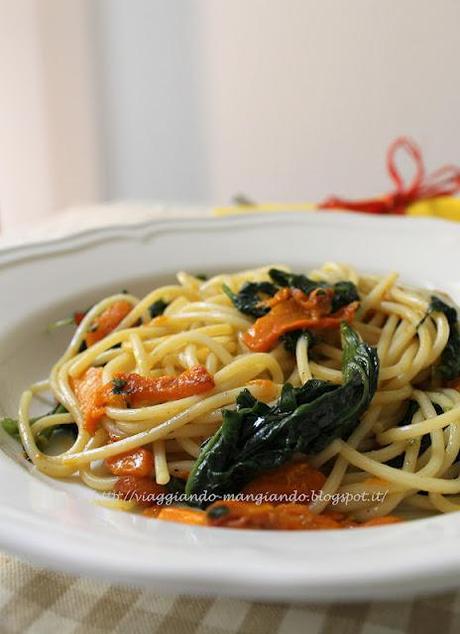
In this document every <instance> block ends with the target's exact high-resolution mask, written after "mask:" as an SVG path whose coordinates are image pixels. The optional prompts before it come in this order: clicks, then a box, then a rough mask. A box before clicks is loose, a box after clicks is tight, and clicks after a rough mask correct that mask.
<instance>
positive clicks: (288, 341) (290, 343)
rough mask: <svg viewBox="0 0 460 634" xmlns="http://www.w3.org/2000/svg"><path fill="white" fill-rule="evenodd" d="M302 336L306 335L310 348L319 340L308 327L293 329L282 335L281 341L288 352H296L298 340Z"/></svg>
mask: <svg viewBox="0 0 460 634" xmlns="http://www.w3.org/2000/svg"><path fill="white" fill-rule="evenodd" d="M300 337H305V339H306V340H307V345H308V347H309V348H310V347H311V346H312V345H314V344H315V343H316V342H317V337H315V335H314V334H313V333H312V332H311V330H307V329H306V328H304V329H303V330H291V332H286V333H285V334H284V335H281V337H280V341H281V342H282V343H283V345H284V348H285V350H287V352H290V353H291V354H295V351H296V347H297V341H298V340H299V338H300Z"/></svg>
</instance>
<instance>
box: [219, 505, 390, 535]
mask: <svg viewBox="0 0 460 634" xmlns="http://www.w3.org/2000/svg"><path fill="white" fill-rule="evenodd" d="M207 516H208V522H209V525H210V526H220V527H225V528H253V529H256V528H257V529H265V530H324V529H333V528H334V529H339V528H355V527H361V526H362V527H366V526H380V525H384V524H393V523H395V522H398V521H399V519H398V518H396V517H392V516H390V515H388V516H387V517H386V518H376V519H374V520H369V521H368V522H363V523H358V522H355V521H353V520H350V519H348V518H347V517H346V516H345V515H343V514H341V513H337V512H335V511H331V512H328V511H326V512H324V513H320V514H319V515H318V514H316V513H313V512H312V511H311V510H310V508H309V507H308V506H307V505H305V504H280V505H278V506H274V505H273V504H253V503H252V502H238V501H233V500H229V501H227V500H226V501H221V502H215V503H214V504H211V506H210V507H209V508H208V509H207ZM377 520H379V521H377Z"/></svg>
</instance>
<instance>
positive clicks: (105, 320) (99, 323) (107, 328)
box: [85, 299, 133, 348]
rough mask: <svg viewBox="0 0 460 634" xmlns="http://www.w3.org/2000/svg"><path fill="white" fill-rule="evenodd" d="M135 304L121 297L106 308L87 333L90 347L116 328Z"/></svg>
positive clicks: (86, 339)
mask: <svg viewBox="0 0 460 634" xmlns="http://www.w3.org/2000/svg"><path fill="white" fill-rule="evenodd" d="M132 308H133V305H132V304H130V303H129V302H127V301H125V300H123V299H121V300H119V301H117V302H114V303H113V304H111V305H110V306H109V307H108V308H106V309H105V310H104V311H103V312H102V313H101V314H100V315H99V316H98V317H96V319H95V320H94V323H93V325H92V328H91V330H90V331H89V332H88V333H87V334H86V337H85V342H86V345H87V346H88V348H89V347H90V346H92V345H93V344H94V343H96V342H97V341H100V340H101V339H103V338H104V337H106V336H107V335H108V334H110V333H111V332H112V330H115V328H116V327H117V326H118V324H119V323H120V322H121V321H122V320H123V319H124V318H125V317H126V315H127V314H128V313H130V312H131V310H132Z"/></svg>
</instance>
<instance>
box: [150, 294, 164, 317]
mask: <svg viewBox="0 0 460 634" xmlns="http://www.w3.org/2000/svg"><path fill="white" fill-rule="evenodd" d="M167 307H168V304H167V302H165V301H164V299H157V301H156V302H153V304H152V305H151V306H149V313H150V317H151V318H152V319H153V318H154V317H158V316H159V315H162V314H163V313H164V312H165V310H166V308H167Z"/></svg>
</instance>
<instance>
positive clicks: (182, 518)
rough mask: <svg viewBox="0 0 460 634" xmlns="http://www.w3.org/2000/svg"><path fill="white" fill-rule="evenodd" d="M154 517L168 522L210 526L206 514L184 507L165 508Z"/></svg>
mask: <svg viewBox="0 0 460 634" xmlns="http://www.w3.org/2000/svg"><path fill="white" fill-rule="evenodd" d="M154 517H156V518H157V519H159V520H163V521H166V522H180V523H182V524H192V525H193V526H206V525H207V524H208V517H207V515H206V513H204V512H203V511H197V510H195V509H188V508H184V507H182V506H165V507H163V508H162V509H160V511H159V512H158V514H157V515H154Z"/></svg>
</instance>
